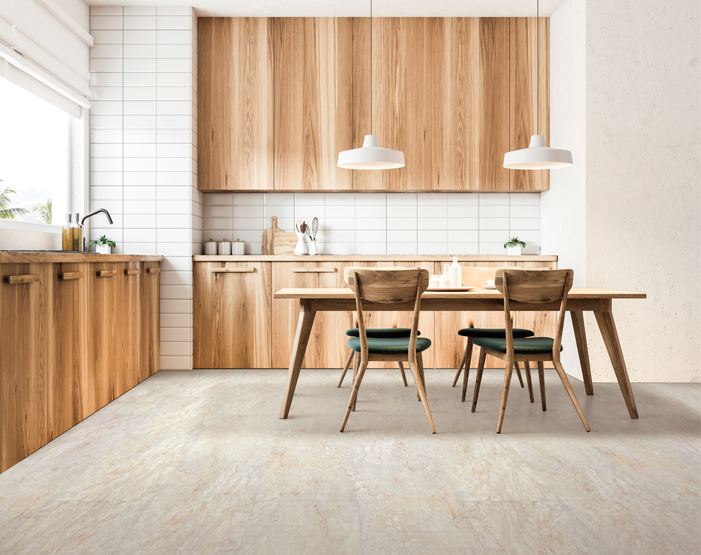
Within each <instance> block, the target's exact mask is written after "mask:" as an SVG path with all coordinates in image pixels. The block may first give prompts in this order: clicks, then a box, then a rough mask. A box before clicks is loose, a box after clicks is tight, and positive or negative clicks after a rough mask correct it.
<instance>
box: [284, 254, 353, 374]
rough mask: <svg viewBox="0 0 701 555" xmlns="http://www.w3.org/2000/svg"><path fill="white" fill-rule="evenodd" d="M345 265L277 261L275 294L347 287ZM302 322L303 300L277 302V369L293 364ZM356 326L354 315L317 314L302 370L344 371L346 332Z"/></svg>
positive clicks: (346, 350)
mask: <svg viewBox="0 0 701 555" xmlns="http://www.w3.org/2000/svg"><path fill="white" fill-rule="evenodd" d="M343 268H344V263H334V262H276V263H274V264H273V291H279V290H280V289H283V288H286V287H343ZM298 319H299V301H296V300H286V299H277V300H273V322H274V325H273V368H287V367H289V365H290V354H291V353H292V343H293V340H294V336H295V330H296V329H297V320H298ZM350 327H352V313H350V312H317V314H316V316H315V318H314V325H313V327H312V333H311V336H310V337H309V343H308V344H307V350H306V353H305V355H304V361H303V365H302V368H340V367H342V366H343V363H344V362H345V357H346V356H347V354H348V348H347V347H346V335H345V332H346V330H347V329H348V328H350Z"/></svg>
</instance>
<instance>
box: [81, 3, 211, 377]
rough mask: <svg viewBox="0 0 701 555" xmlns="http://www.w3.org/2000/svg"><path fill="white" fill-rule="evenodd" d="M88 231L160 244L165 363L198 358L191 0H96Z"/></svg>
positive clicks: (135, 243)
mask: <svg viewBox="0 0 701 555" xmlns="http://www.w3.org/2000/svg"><path fill="white" fill-rule="evenodd" d="M90 29H91V30H90V32H91V34H92V36H93V38H94V40H95V46H93V47H92V48H91V52H90V72H91V88H92V91H93V100H92V109H91V111H90V208H91V209H92V210H94V209H96V208H102V207H104V208H107V209H108V210H109V211H110V213H111V214H112V216H113V219H114V225H113V226H107V225H106V220H104V219H102V218H101V217H99V216H98V217H96V218H94V219H92V225H93V227H92V229H91V230H90V238H91V239H93V238H96V237H99V236H100V235H103V234H105V235H107V236H109V237H110V238H111V239H114V240H115V241H116V242H117V248H116V249H115V250H116V252H118V253H128V254H162V255H164V256H165V261H164V262H163V264H162V273H161V368H163V369H190V368H191V367H192V258H191V256H192V254H199V252H200V249H201V242H202V231H201V230H202V194H201V193H200V192H199V191H197V81H196V80H197V20H196V18H195V15H194V12H193V10H192V9H191V8H189V7H175V8H169V7H158V8H156V7H123V8H122V7H112V6H104V7H98V6H95V7H92V8H91V10H90Z"/></svg>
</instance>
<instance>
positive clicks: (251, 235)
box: [203, 193, 541, 254]
mask: <svg viewBox="0 0 701 555" xmlns="http://www.w3.org/2000/svg"><path fill="white" fill-rule="evenodd" d="M271 216H277V218H278V227H279V228H280V229H282V230H283V231H293V230H294V221H295V220H296V219H308V220H311V219H312V218H314V217H316V218H318V219H319V233H318V236H317V248H318V249H319V252H320V253H321V254H504V252H505V251H504V243H505V242H506V241H508V240H509V238H510V237H513V236H514V235H516V236H518V237H519V238H520V239H522V240H524V241H526V243H527V247H526V250H525V252H526V253H527V254H540V252H541V249H540V195H539V194H538V193H514V194H508V193H419V194H417V193H300V194H294V193H205V194H204V220H203V227H204V236H205V238H207V239H209V238H213V239H215V240H218V241H221V240H222V239H223V238H225V239H229V240H232V239H241V240H242V241H245V242H246V252H247V253H248V254H260V253H261V240H262V236H263V230H265V229H267V228H269V227H270V225H271V224H270V217H271Z"/></svg>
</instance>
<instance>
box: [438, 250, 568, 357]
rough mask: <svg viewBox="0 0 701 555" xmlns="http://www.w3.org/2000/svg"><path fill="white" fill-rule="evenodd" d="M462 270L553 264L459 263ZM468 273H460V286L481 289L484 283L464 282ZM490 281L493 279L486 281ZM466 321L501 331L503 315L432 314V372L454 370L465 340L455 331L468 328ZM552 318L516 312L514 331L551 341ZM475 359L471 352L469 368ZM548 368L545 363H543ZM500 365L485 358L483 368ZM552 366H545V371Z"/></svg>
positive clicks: (475, 353)
mask: <svg viewBox="0 0 701 555" xmlns="http://www.w3.org/2000/svg"><path fill="white" fill-rule="evenodd" d="M460 265H461V266H462V267H463V268H472V267H475V268H494V269H496V268H507V267H514V268H517V267H518V268H524V269H527V270H530V269H542V268H553V269H554V268H556V267H557V264H556V263H555V262H527V261H524V262H521V261H518V262H516V261H510V262H460ZM440 270H441V263H436V273H437V274H438V273H440ZM468 275H469V272H467V271H465V270H464V271H463V276H464V277H463V284H464V285H471V286H479V285H484V284H485V283H486V281H484V283H472V282H468V281H469V279H466V278H467V276H468ZM490 279H493V278H490ZM470 318H472V320H473V322H474V327H476V328H503V327H504V313H503V312H472V313H471V314H470V313H469V312H447V311H446V312H436V313H435V322H436V324H435V325H436V327H435V335H436V349H435V356H436V368H457V366H458V364H460V359H461V357H462V354H463V352H464V350H465V342H466V339H465V338H464V337H461V336H459V335H458V330H460V329H462V328H466V327H468V326H469V322H470ZM555 324H556V315H555V313H552V312H519V313H515V314H514V327H519V328H525V329H530V330H533V332H534V333H535V334H536V336H545V337H554V335H553V334H554V333H555ZM478 359H479V349H474V350H473V352H472V366H471V368H476V367H477V362H478ZM546 364H548V363H546ZM503 367H504V363H503V361H501V360H499V359H497V358H494V357H492V356H487V362H486V364H485V368H503ZM550 367H552V365H550V366H549V368H550Z"/></svg>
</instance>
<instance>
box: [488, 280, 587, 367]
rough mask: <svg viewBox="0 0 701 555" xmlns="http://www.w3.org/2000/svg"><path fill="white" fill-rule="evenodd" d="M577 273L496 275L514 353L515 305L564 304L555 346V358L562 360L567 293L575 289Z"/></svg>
mask: <svg viewBox="0 0 701 555" xmlns="http://www.w3.org/2000/svg"><path fill="white" fill-rule="evenodd" d="M573 280H574V270H520V269H507V270H499V271H498V272H497V274H496V276H495V285H496V288H497V289H498V290H499V291H500V292H501V293H502V294H503V295H504V321H505V326H504V327H505V328H506V346H507V349H509V350H510V351H513V348H514V338H513V330H512V328H511V306H512V303H524V304H531V305H534V304H535V305H537V304H545V303H553V302H559V303H560V313H559V315H558V318H557V331H556V334H555V337H554V343H553V357H556V358H559V356H560V345H561V344H562V330H563V328H564V325H565V314H566V313H567V293H569V291H570V289H572V281H573Z"/></svg>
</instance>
